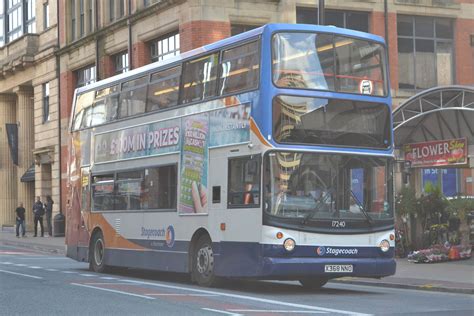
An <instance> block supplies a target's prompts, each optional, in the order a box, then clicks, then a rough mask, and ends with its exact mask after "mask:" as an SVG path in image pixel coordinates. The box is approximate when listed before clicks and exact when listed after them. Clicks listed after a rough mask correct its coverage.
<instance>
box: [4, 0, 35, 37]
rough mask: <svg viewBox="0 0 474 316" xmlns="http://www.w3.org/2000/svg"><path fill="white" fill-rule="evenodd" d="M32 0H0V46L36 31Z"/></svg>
mask: <svg viewBox="0 0 474 316" xmlns="http://www.w3.org/2000/svg"><path fill="white" fill-rule="evenodd" d="M35 16H36V12H35V1H34V0H8V1H6V0H0V46H3V45H5V43H8V42H11V41H14V40H16V39H17V38H19V37H20V36H22V35H23V34H28V33H35V32H36V18H35Z"/></svg>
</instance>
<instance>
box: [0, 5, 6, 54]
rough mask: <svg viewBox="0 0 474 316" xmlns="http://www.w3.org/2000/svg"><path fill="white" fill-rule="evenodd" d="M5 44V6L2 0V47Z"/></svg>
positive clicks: (0, 40)
mask: <svg viewBox="0 0 474 316" xmlns="http://www.w3.org/2000/svg"><path fill="white" fill-rule="evenodd" d="M3 45H5V6H4V3H3V1H1V0H0V47H1V46H3Z"/></svg>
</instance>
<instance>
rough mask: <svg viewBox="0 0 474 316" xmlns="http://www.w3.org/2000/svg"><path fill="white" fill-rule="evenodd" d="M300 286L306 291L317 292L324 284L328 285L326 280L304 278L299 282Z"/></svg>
mask: <svg viewBox="0 0 474 316" xmlns="http://www.w3.org/2000/svg"><path fill="white" fill-rule="evenodd" d="M300 283H301V285H302V286H303V287H304V288H305V289H308V290H313V291H314V290H319V289H321V288H322V287H323V286H324V285H325V284H326V283H328V279H326V278H306V279H301V280H300Z"/></svg>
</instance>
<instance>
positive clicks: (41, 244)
mask: <svg viewBox="0 0 474 316" xmlns="http://www.w3.org/2000/svg"><path fill="white" fill-rule="evenodd" d="M45 236H47V234H45ZM0 242H1V243H3V244H4V245H9V246H18V247H22V248H28V249H34V250H39V251H42V252H49V253H56V254H61V255H65V254H66V245H65V243H64V237H50V236H47V237H33V234H32V233H30V232H27V233H26V237H20V238H18V237H16V235H15V232H14V231H9V230H7V231H5V230H2V231H0Z"/></svg>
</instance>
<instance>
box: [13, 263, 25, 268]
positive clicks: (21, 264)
mask: <svg viewBox="0 0 474 316" xmlns="http://www.w3.org/2000/svg"><path fill="white" fill-rule="evenodd" d="M15 265H16V266H17V267H26V264H24V263H15Z"/></svg>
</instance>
